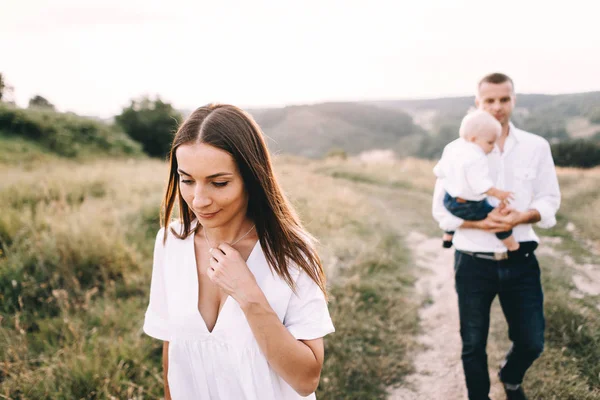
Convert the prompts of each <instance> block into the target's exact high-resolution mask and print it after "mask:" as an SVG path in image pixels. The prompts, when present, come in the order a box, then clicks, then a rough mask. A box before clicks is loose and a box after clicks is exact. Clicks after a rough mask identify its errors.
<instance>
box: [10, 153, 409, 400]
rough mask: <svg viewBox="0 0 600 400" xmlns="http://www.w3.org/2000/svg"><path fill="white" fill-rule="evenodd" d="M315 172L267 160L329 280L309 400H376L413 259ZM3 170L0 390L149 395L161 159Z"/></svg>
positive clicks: (400, 344) (292, 161)
mask: <svg viewBox="0 0 600 400" xmlns="http://www.w3.org/2000/svg"><path fill="white" fill-rule="evenodd" d="M321 166H322V165H321V164H319V163H318V162H309V161H307V160H303V159H297V158H291V157H282V158H280V159H279V160H277V165H276V170H277V171H278V175H279V177H280V180H281V181H282V184H283V185H284V187H285V189H286V191H287V192H288V193H289V196H290V198H291V200H292V202H293V203H294V205H295V206H296V208H297V209H298V211H299V213H300V214H301V216H302V219H303V220H304V221H305V224H306V226H307V227H308V229H309V230H310V231H311V232H312V233H313V234H315V235H316V236H317V237H318V238H319V239H320V241H321V243H320V252H321V254H322V256H323V259H324V262H325V267H326V272H327V274H328V276H329V277H330V285H329V286H330V290H331V303H330V308H331V313H332V317H333V319H334V322H335V324H336V328H337V332H336V333H335V334H334V335H332V336H330V337H328V338H327V341H326V346H327V354H328V356H327V361H326V366H325V369H324V371H323V379H322V382H321V386H320V387H319V397H320V398H323V399H327V398H329V399H363V398H374V399H375V398H384V397H385V388H386V387H387V386H388V385H391V384H395V383H398V382H400V381H401V379H402V376H404V375H405V374H406V373H407V372H409V371H410V369H411V364H410V358H409V357H408V354H409V349H410V348H411V347H412V344H413V336H414V333H415V329H416V327H417V324H416V318H417V313H416V311H417V308H418V303H417V302H416V301H413V300H412V296H411V295H410V293H411V291H412V283H413V281H414V277H413V276H412V272H411V271H412V270H411V268H410V262H409V261H410V259H409V258H408V256H407V253H406V252H405V251H404V247H403V245H402V237H401V236H400V235H399V232H398V230H397V229H395V227H393V226H392V225H391V224H390V221H389V220H388V219H387V218H386V217H388V215H386V214H385V213H384V210H383V209H382V208H381V206H380V205H379V204H378V203H375V202H373V199H372V197H371V196H370V195H369V193H368V192H364V191H363V190H362V187H361V186H360V184H355V183H354V182H349V181H344V180H341V181H340V180H337V179H335V178H332V177H327V176H323V175H321V174H318V173H316V172H314V170H316V169H319V168H320V167H321ZM3 168H4V170H3V171H4V172H7V174H6V177H7V178H6V179H4V180H3V182H2V184H1V186H0V201H1V202H2V204H6V205H8V207H7V208H6V209H5V210H3V213H2V214H1V215H0V246H1V249H2V254H1V255H0V293H1V295H0V296H2V297H1V301H0V304H1V306H0V312H1V315H2V317H3V319H2V322H1V324H0V382H1V383H2V386H1V389H0V395H2V396H4V397H5V398H12V399H17V398H18V399H38V398H69V399H71V398H89V399H92V398H132V399H142V398H143V399H147V398H160V397H161V394H162V378H161V373H160V343H159V342H157V341H154V340H152V339H150V338H148V337H146V336H145V335H143V334H142V333H141V329H140V327H141V324H142V319H143V312H144V311H145V307H146V304H147V295H148V287H149V278H150V265H151V252H152V248H151V246H152V244H153V240H152V239H153V235H154V234H155V232H156V230H157V229H158V217H157V213H158V206H159V204H160V198H161V194H162V190H163V186H164V183H165V182H164V178H165V177H166V170H165V165H164V164H163V163H160V162H157V161H150V160H135V161H134V160H132V161H123V160H121V161H115V160H97V161H94V162H91V163H87V164H83V165H80V164H75V163H72V162H63V161H57V162H55V163H51V164H49V165H45V166H44V167H40V166H37V165H29V166H28V167H27V168H21V167H17V168H9V167H6V166H4V167H3ZM340 168H341V166H340Z"/></svg>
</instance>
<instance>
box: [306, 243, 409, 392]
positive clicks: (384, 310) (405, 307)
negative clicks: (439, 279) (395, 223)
mask: <svg viewBox="0 0 600 400" xmlns="http://www.w3.org/2000/svg"><path fill="white" fill-rule="evenodd" d="M401 243H402V239H401V238H399V237H397V236H394V235H389V236H386V237H385V238H384V239H383V241H382V242H381V243H380V244H379V245H378V246H377V247H376V248H375V249H373V255H372V256H371V257H372V258H369V259H366V260H365V261H363V262H361V263H358V264H355V265H354V266H352V267H351V268H349V269H347V270H346V271H345V274H344V276H343V277H342V278H341V279H340V280H339V282H336V284H334V286H333V287H332V289H331V297H332V301H331V304H330V311H331V314H332V318H333V320H334V321H335V323H336V330H337V331H336V333H335V334H334V335H332V336H331V338H328V340H327V341H326V348H325V351H326V355H327V357H326V361H325V365H324V368H323V371H324V372H323V375H322V379H321V385H320V387H319V391H318V392H317V396H318V397H319V398H323V399H357V400H358V399H385V398H386V396H387V395H386V389H387V387H388V386H391V385H394V384H398V383H400V382H401V381H402V378H403V377H404V376H405V375H406V374H408V373H410V372H412V370H413V368H412V364H411V359H410V357H409V355H410V354H411V351H410V350H411V348H413V347H414V345H415V342H414V335H415V334H416V330H417V329H418V325H417V324H416V323H415V322H416V320H417V318H418V317H417V310H418V303H417V302H415V301H413V300H412V299H411V296H410V293H412V285H413V283H414V277H413V275H412V272H411V271H410V269H409V267H408V265H410V264H409V260H408V259H407V258H406V255H405V254H406V253H405V252H404V251H403V250H404V247H403V245H402V244H401Z"/></svg>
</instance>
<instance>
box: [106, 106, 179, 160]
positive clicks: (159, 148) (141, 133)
mask: <svg viewBox="0 0 600 400" xmlns="http://www.w3.org/2000/svg"><path fill="white" fill-rule="evenodd" d="M182 120H183V117H182V116H181V114H180V113H179V111H177V110H175V109H174V108H173V107H172V106H171V104H169V103H164V102H163V101H162V100H160V99H156V100H154V101H152V100H150V99H148V98H142V99H141V100H132V101H131V105H130V106H129V107H127V108H125V109H123V112H122V113H121V114H120V115H117V116H116V117H115V121H116V123H117V124H118V125H119V126H120V127H121V128H122V129H123V130H124V131H125V132H127V134H128V135H129V137H131V138H132V139H133V140H135V141H137V142H139V143H141V145H142V147H143V149H144V151H145V152H146V153H147V154H148V155H150V156H152V157H161V158H164V157H165V156H166V155H167V153H168V152H169V149H170V147H171V142H172V141H173V132H175V130H176V129H177V126H178V125H179V123H180V122H181V121H182Z"/></svg>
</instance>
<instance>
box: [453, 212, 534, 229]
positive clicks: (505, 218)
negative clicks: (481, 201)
mask: <svg viewBox="0 0 600 400" xmlns="http://www.w3.org/2000/svg"><path fill="white" fill-rule="evenodd" d="M523 214H524V213H522V212H520V211H517V210H515V209H512V208H505V207H497V208H494V210H492V212H490V213H489V214H488V216H487V218H486V219H483V220H481V221H464V222H463V224H462V225H461V228H467V229H482V230H484V231H488V232H493V233H497V232H506V231H509V230H511V229H512V228H513V227H515V226H516V225H519V224H520V223H522V219H523Z"/></svg>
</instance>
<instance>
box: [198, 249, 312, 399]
mask: <svg viewBox="0 0 600 400" xmlns="http://www.w3.org/2000/svg"><path fill="white" fill-rule="evenodd" d="M211 255H212V258H211V260H210V267H209V268H208V269H207V275H208V277H209V278H210V279H211V281H213V282H214V283H215V284H217V285H218V286H219V287H220V288H221V289H223V290H224V291H225V292H226V293H227V294H228V295H230V296H231V297H233V299H234V300H235V301H237V302H238V304H239V305H240V307H241V309H242V310H243V312H244V314H245V316H246V319H247V320H248V324H249V325H250V328H251V329H252V333H253V334H254V337H255V338H256V341H257V343H258V345H259V346H260V349H261V351H262V352H263V354H264V355H265V357H266V359H267V361H268V362H269V365H270V366H271V368H273V370H274V371H275V372H276V373H277V374H278V375H279V376H281V377H282V378H283V379H284V380H285V381H286V382H287V383H288V384H289V385H290V386H291V387H292V388H293V389H294V390H295V391H296V392H298V394H300V395H301V396H308V395H309V394H311V393H313V392H314V391H315V390H316V388H317V386H318V384H319V378H320V376H321V368H322V366H323V359H324V347H323V339H322V338H318V339H314V340H306V341H301V340H297V339H296V338H295V337H294V336H293V335H292V334H291V333H290V332H289V331H288V330H287V328H286V327H285V326H284V325H283V323H282V322H281V321H280V320H279V317H278V316H277V314H276V313H275V311H273V309H272V308H271V305H270V304H269V302H268V300H267V298H266V297H265V294H264V293H263V291H262V290H261V289H260V287H259V286H258V284H257V283H256V279H255V278H254V275H253V274H252V272H250V270H249V269H248V266H247V265H246V263H245V261H244V259H243V258H242V257H241V256H240V254H239V252H238V251H237V250H235V249H234V248H233V247H231V246H229V245H227V244H225V243H223V244H221V245H219V247H218V248H216V249H212V250H211Z"/></svg>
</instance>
